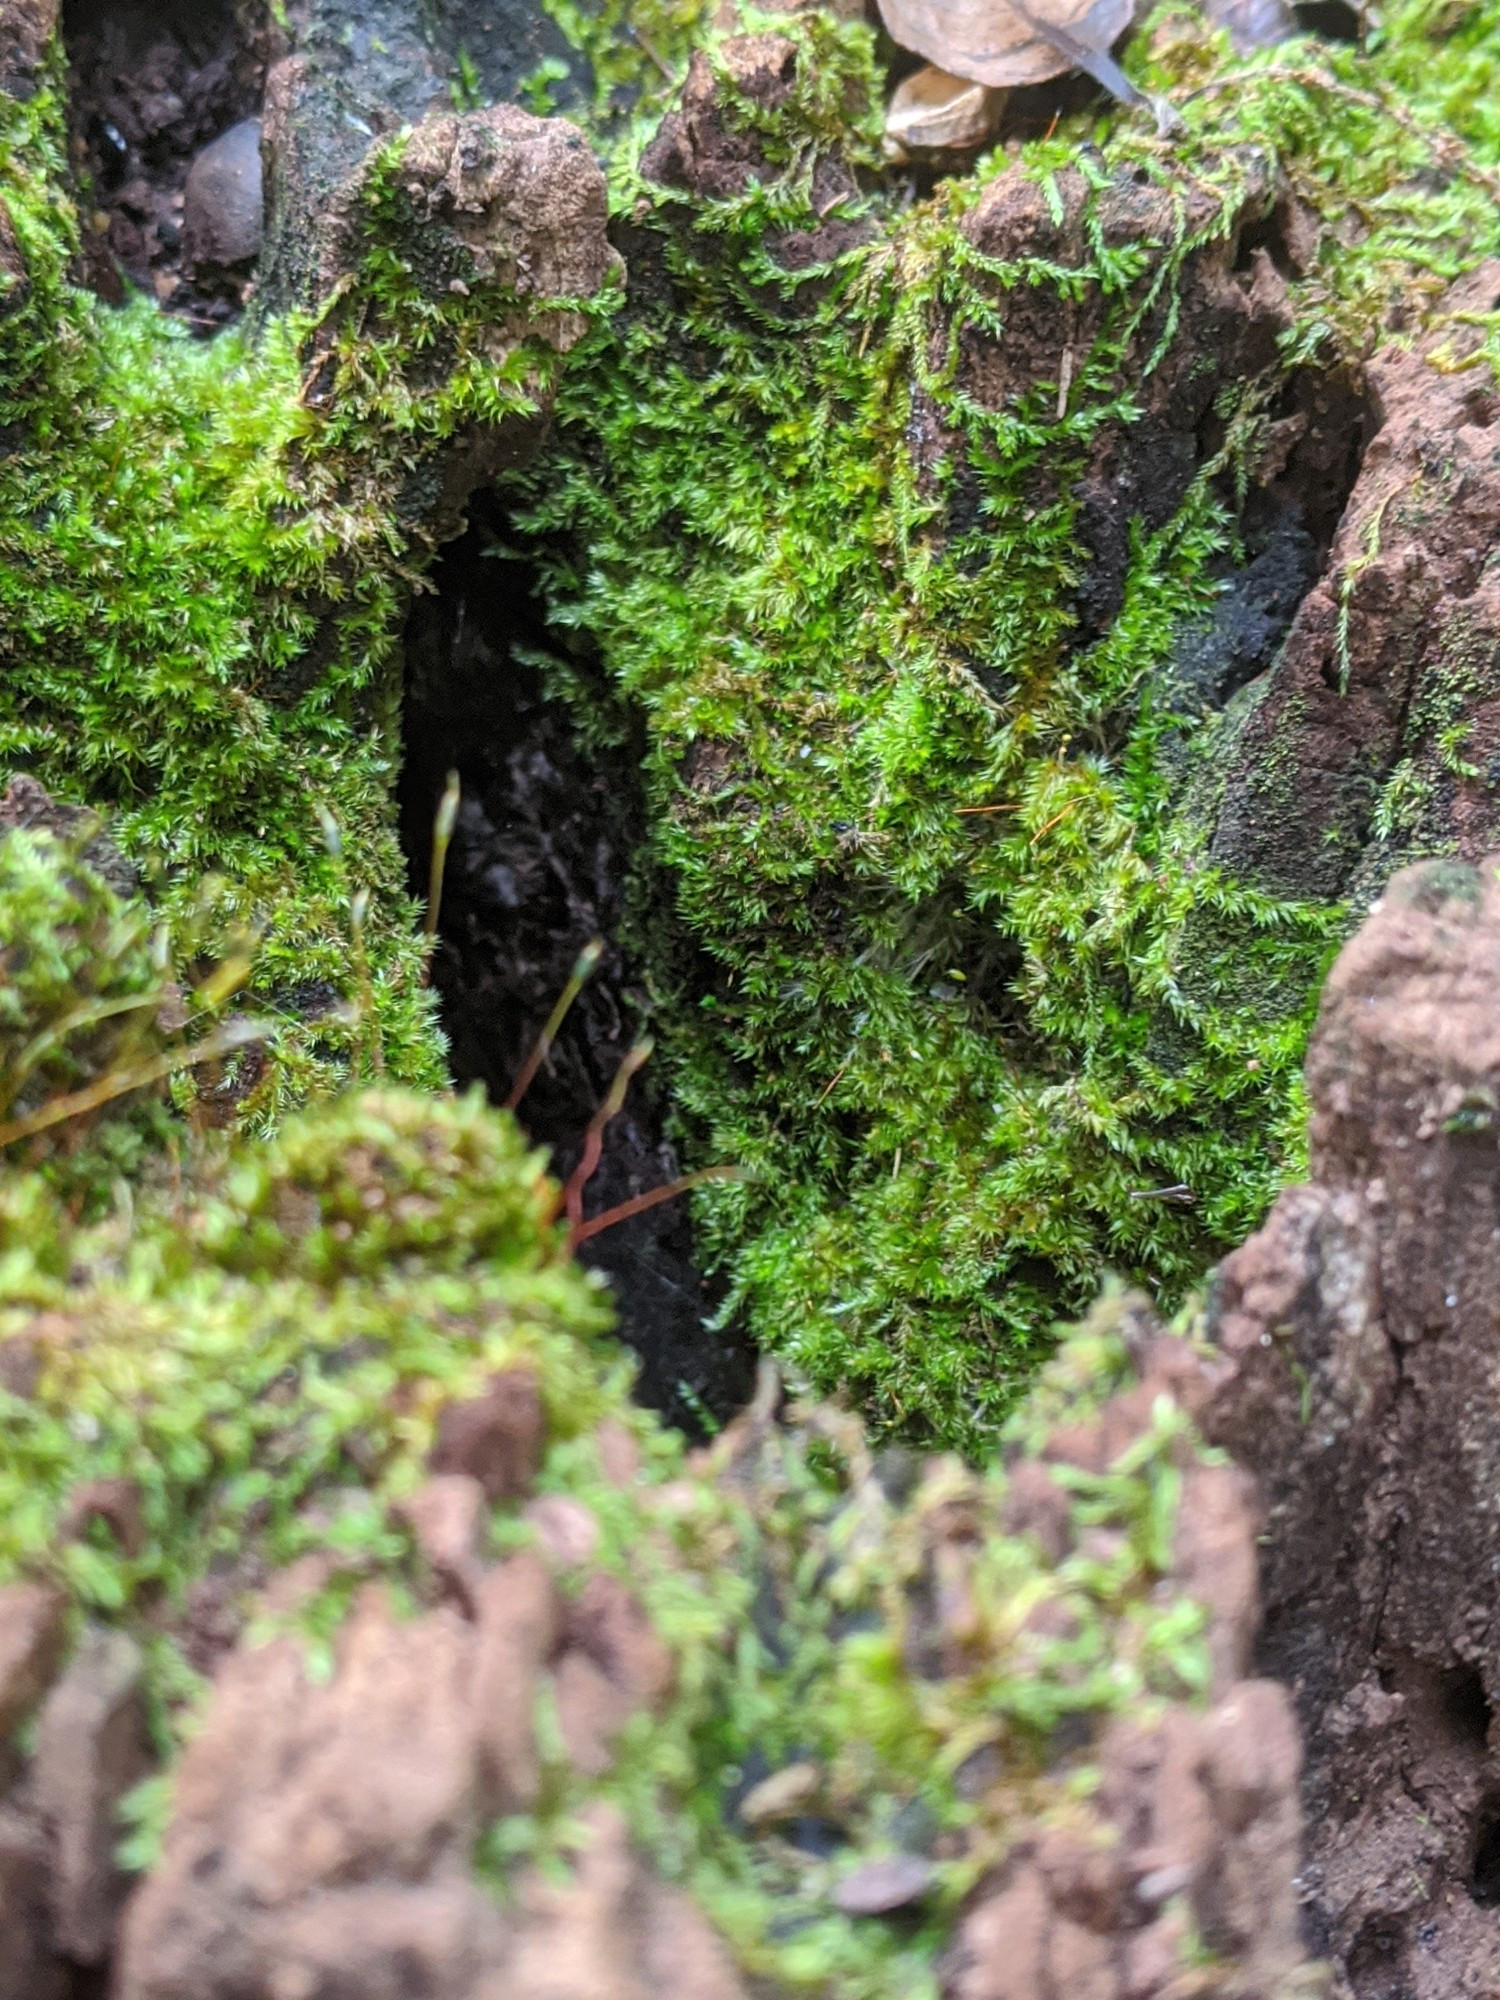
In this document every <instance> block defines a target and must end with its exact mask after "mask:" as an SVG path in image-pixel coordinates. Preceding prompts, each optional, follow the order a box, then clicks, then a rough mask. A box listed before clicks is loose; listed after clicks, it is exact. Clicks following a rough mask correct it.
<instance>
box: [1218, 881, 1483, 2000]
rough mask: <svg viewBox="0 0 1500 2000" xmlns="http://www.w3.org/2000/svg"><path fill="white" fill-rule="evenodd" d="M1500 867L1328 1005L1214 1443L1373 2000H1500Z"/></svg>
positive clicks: (1346, 1945) (1227, 1341)
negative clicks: (1254, 1481) (1300, 1162)
mask: <svg viewBox="0 0 1500 2000" xmlns="http://www.w3.org/2000/svg"><path fill="white" fill-rule="evenodd" d="M1497 990H1500V864H1497V862H1496V861H1495V860H1494V859H1491V860H1488V861H1486V862H1485V863H1483V864H1482V865H1481V866H1480V867H1478V868H1474V867H1470V866H1468V865H1466V864H1463V863H1459V862H1434V863H1431V864H1429V865H1428V866H1426V867H1423V868H1415V869H1412V870H1410V871H1407V872H1405V873H1403V874H1401V875H1399V876H1397V878H1396V879H1395V881H1393V882H1392V883H1391V885H1390V887H1389V888H1388V889H1387V891H1386V893H1385V895H1384V896H1383V897H1382V898H1381V900H1380V902H1379V903H1378V904H1377V905H1376V908H1375V910H1374V912H1373V914H1372V915H1371V917H1370V919H1369V921H1368V922H1367V924H1366V925H1365V927H1364V929H1363V930H1362V931H1361V932H1360V934H1359V935H1358V936H1357V937H1356V938H1355V939H1354V941H1353V942H1352V943H1351V944H1350V945H1349V946H1348V948H1347V949H1346V950H1345V952H1344V954H1343V956H1342V957H1341V958H1340V960H1339V962H1338V964H1337V965H1336V967H1335V968H1334V971H1333V973H1332V975H1331V977H1330V979H1329V982H1328V986H1327V990H1326V992H1325V994H1324V998H1323V1007H1322V1013H1321V1016H1320V1019H1319V1023H1318V1029H1317V1033H1316V1035H1315V1037H1314V1041H1313V1045H1312V1050H1311V1053H1310V1056H1309V1059H1308V1081H1309V1085H1310V1089H1311V1094H1312V1106H1313V1115H1312V1134H1311V1135H1312V1179H1311V1183H1310V1185H1308V1186H1306V1187H1301V1188H1294V1189H1291V1190H1290V1191H1289V1192H1288V1193H1286V1194H1284V1195H1283V1196H1282V1197H1281V1199H1280V1200H1279V1201H1278V1203H1277V1204H1276V1207H1275V1209H1274V1210H1273V1211H1272V1214H1271V1216H1270V1218H1269V1220H1268V1221H1267V1223H1266V1225H1265V1227H1264V1228H1263V1229H1262V1230H1260V1231H1259V1232H1258V1233H1257V1234H1256V1235H1255V1236H1254V1237H1252V1238H1251V1239H1250V1241H1249V1242H1248V1243H1247V1244H1245V1246H1244V1247H1243V1249H1241V1250H1238V1251H1236V1252H1235V1254H1234V1255H1233V1256H1232V1257H1230V1258H1228V1259H1227V1260H1226V1262H1225V1263H1224V1265H1223V1266H1222V1268H1221V1270H1220V1272H1219V1274H1218V1279H1217V1282H1216V1286H1215V1291H1214V1295H1213V1300H1212V1305H1211V1309H1210V1313H1209V1324H1210V1327H1211V1330H1212V1332H1213V1334H1214V1337H1215V1338H1216V1339H1217V1341H1218V1342H1219V1343H1220V1345H1221V1347H1222V1349H1223V1352H1224V1354H1225V1356H1226V1362H1227V1371H1226V1376H1225V1379H1224V1381H1223V1383H1222V1384H1221V1386H1220V1388H1219V1390H1218V1391H1217V1393H1216V1395H1215V1397H1214V1400H1213V1402H1212V1404H1211V1406H1210V1409H1209V1412H1208V1418H1207V1427H1208V1431H1209V1434H1210V1435H1211V1436H1212V1437H1214V1438H1216V1439H1218V1440H1219V1441H1220V1442H1222V1443H1223V1444H1225V1445H1227V1446H1228V1447H1229V1448H1230V1449H1231V1450H1232V1451H1233V1452H1234V1453H1235V1454H1236V1456H1237V1457H1238V1458H1239V1459H1240V1460H1241V1461H1242V1463H1244V1464H1246V1465H1247V1466H1249V1467H1250V1468H1252V1469H1253V1470H1254V1471H1255V1473H1256V1474H1257V1476H1258V1477H1259V1479H1260V1481H1261V1483H1262V1486H1263V1489H1264V1491H1265V1494H1266V1497H1267V1501H1268V1503H1269V1517H1268V1523H1267V1532H1266V1535H1265V1538H1264V1542H1263V1561H1262V1577H1263V1585H1264V1590H1265V1616H1264V1623H1263V1626H1262V1630H1261V1636H1260V1640H1259V1642H1258V1646H1257V1651H1256V1658H1257V1661H1258V1664H1259V1666H1260V1668H1261V1670H1262V1671H1263V1672H1266V1673H1269V1674H1272V1675H1274V1676H1275V1677H1276V1679H1278V1680H1279V1681H1281V1682H1282V1683H1284V1684H1285V1685H1286V1686H1288V1687H1290V1688H1291V1689H1292V1691H1293V1694H1294V1698H1295V1700H1296V1704H1297V1709H1298V1713H1299V1715H1300V1718H1301V1721H1302V1725H1303V1730H1304V1734H1305V1738H1306V1743H1307V1752H1308V1768H1307V1777H1306V1783H1305V1801H1306V1809H1307V1843H1308V1855H1307V1863H1306V1866H1305V1868H1304V1870H1303V1877H1302V1879H1303V1884H1304V1889H1305V1894H1306V1897H1307V1907H1308V1914H1309V1919H1310V1924H1311V1932H1312V1936H1313V1938H1314V1941H1315V1942H1316V1944H1317V1945H1318V1946H1319V1947H1320V1948H1322V1949H1324V1950H1326V1951H1328V1953H1329V1954H1330V1955H1331V1956H1332V1957H1333V1958H1335V1959H1336V1960H1337V1961H1338V1962H1339V1963H1340V1964H1341V1965H1342V1966H1343V1968H1344V1970H1345V1973H1346V1976H1347V1980H1348V1988H1349V1990H1350V1991H1351V1992H1352V1993H1353V1994H1354V1995H1355V1996H1357V2000H1455V1996H1459V1995H1475V1996H1478V1995H1485V1994H1492V1993H1494V1992H1496V1991H1497V1990H1500V1739H1497V1736H1496V1732H1495V1728H1494V1720H1493V1718H1494V1710H1495V1704H1496V1702H1497V1701H1500V1668H1497V1664H1496V1661H1497V1653H1496V1637H1497V1631H1500V1520H1497V1515H1496V1508H1495V1496H1496V1494H1497V1492H1500V1407H1497V1403H1500V1317H1497V1313H1496V1304H1495V1302H1496V1299H1497V1298H1500V1013H1497V1010H1496V1005H1495V995H1496V992H1497Z"/></svg>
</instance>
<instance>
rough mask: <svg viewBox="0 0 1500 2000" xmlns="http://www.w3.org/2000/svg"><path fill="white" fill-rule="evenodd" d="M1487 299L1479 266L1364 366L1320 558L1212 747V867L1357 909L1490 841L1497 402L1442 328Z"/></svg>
mask: <svg viewBox="0 0 1500 2000" xmlns="http://www.w3.org/2000/svg"><path fill="white" fill-rule="evenodd" d="M1497 299H1500V264H1496V263H1490V264H1487V265H1484V266H1482V267H1481V268H1480V269H1479V270H1477V271H1475V272H1473V273H1471V274H1470V275H1469V276H1468V277H1466V278H1464V279H1463V280H1462V281H1461V282H1460V283H1459V284H1458V285H1457V286H1455V287H1454V288H1453V290H1452V291H1451V292H1450V293H1449V294H1448V296H1447V298H1446V300H1445V301H1444V306H1443V309H1442V311H1441V312H1440V313H1439V315H1438V317H1437V323H1436V327H1435V330H1434V331H1433V332H1431V333H1430V334H1428V335H1427V336H1426V337H1425V338H1423V339H1420V340H1418V341H1417V342H1416V343H1415V345H1414V346H1410V347H1391V348H1388V349H1386V350H1384V351H1383V352H1382V353H1380V354H1378V355H1376V356H1375V358H1374V359H1373V360H1372V361H1371V362H1370V363H1369V364H1368V369H1367V381H1368V389H1369V394H1370V398H1371V406H1370V416H1369V421H1370V424H1371V427H1372V428H1373V431H1374V435H1373V437H1372V439H1371V442H1370V444H1369V445H1368V447H1367V449H1366V451H1365V454H1364V460H1363V464H1362V466H1361V470H1360V475H1359V478H1358V480H1357V482H1356V484H1355V486H1354V490H1353V492H1352V494H1351V496H1350V499H1349V504H1348V506H1347V508H1346V509H1345V512H1344V516H1343V519H1342V521H1341V522H1340V524H1339V529H1338V533H1337V536H1336V537H1335V540H1334V544H1333V550H1332V554H1331V559H1330V561H1329V563H1328V566H1327V568H1326V569H1325V571H1324V574H1323V576H1322V577H1321V579H1320V580H1319V582H1318V583H1317V585H1316V586H1315V588H1314V589H1313V590H1312V591H1311V592H1310V593H1309V594H1308V596H1307V597H1306V598H1305V599H1304V600H1303V602H1302V605H1301V608H1300V610H1299V612H1298V614H1297V618H1296V622H1295V623H1294V625H1293V627H1292V631H1291V634H1290V636H1289V638H1288V640H1287V643H1286V646H1285V648H1284V649H1283V651H1282V653H1281V656H1280V658H1279V660H1278V661H1277V662H1276V664H1275V666H1274V667H1273V668H1272V670H1271V671H1270V673H1269V674H1267V675H1266V676H1265V679H1264V681H1263V683H1262V686H1261V688H1260V690H1259V694H1258V699H1257V700H1256V702H1255V704H1254V707H1253V709H1252V712H1251V713H1250V714H1249V716H1248V717H1247V719H1246V721H1245V724H1244V727H1243V731H1242V733H1241V736H1240V739H1239V742H1238V744H1237V745H1236V746H1235V747H1234V749H1233V750H1232V752H1231V754H1230V759H1229V765H1228V770H1227V773H1226V779H1225V792H1224V802H1223V805H1222V808H1221V810H1220V814H1219V818H1218V824H1217V827H1216V829H1215V832H1214V837H1213V842H1212V854H1213V858H1214V859H1215V860H1216V861H1219V862H1221V863H1223V864H1224V865H1225V866H1226V867H1227V868H1228V869H1230V871H1231V872H1233V873H1235V874H1237V875H1241V876H1248V877H1249V878H1251V879H1253V880H1255V881H1258V882H1261V883H1264V884H1265V885H1266V886H1267V887H1270V888H1272V889H1275V890H1277V891H1279V892H1282V893H1290V894H1294V895H1315V896H1343V895H1346V894H1348V895H1351V896H1353V897H1354V898H1355V899H1356V900H1362V901H1363V900H1368V899H1369V898H1370V897H1372V896H1373V895H1374V894H1375V893H1376V892H1377V891H1378V889H1379V887H1380V885H1381V884H1382V883H1383V882H1384V881H1385V880H1386V878H1387V877H1388V876H1389V874H1390V872H1391V870H1392V868H1393V867H1394V866H1395V865H1397V863H1398V862H1399V861H1400V860H1401V859H1402V858H1404V857H1410V856H1414V855H1418V854H1424V853H1425V854H1432V853H1445V852H1456V853H1458V854H1460V855H1462V857H1463V858H1464V859H1465V860H1469V861H1474V860H1478V859H1479V858H1480V856H1482V855H1483V854H1485V853H1487V852H1488V851H1489V850H1490V849H1491V848H1492V847H1493V846H1494V844H1495V841H1496V837H1497V831H1500V812H1497V807H1496V793H1495V789H1494V787H1495V778H1496V774H1497V773H1500V692H1497V689H1500V676H1497V666H1500V579H1497V577H1496V575H1495V572H1494V569H1493V566H1491V565H1489V562H1488V557H1489V552H1490V550H1491V549H1492V548H1493V547H1494V545H1495V541H1496V537H1497V535H1500V429H1496V428H1495V418H1496V416H1497V414H1500V394H1497V392H1496V389H1495V385H1494V383H1493V381H1492V380H1491V377H1490V373H1489V370H1488V369H1485V368H1475V367H1470V366H1465V365H1463V364H1464V363H1465V361H1466V359H1467V358H1468V357H1469V355H1470V354H1471V353H1472V352H1473V350H1474V348H1475V346H1476V344H1477V335H1476V334H1475V332H1474V330H1473V329H1472V327H1471V328H1469V329H1467V330H1466V329H1465V328H1464V327H1463V326H1462V325H1461V324H1457V325H1456V324H1455V322H1454V321H1453V319H1452V318H1451V317H1450V315H1451V314H1463V313H1468V314H1475V313H1480V314H1482V313H1487V312H1489V311H1491V310H1492V309H1493V308H1494V306H1495V303H1496V300H1497ZM1397 773H1399V782H1398V786H1397V790H1396V792H1394V793H1392V794H1390V795H1389V796H1388V797H1387V800H1386V804H1385V810H1384V812H1383V813H1382V810H1381V794H1382V788H1384V787H1385V786H1386V785H1387V783H1388V781H1390V780H1391V779H1392V777H1393V774H1397Z"/></svg>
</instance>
